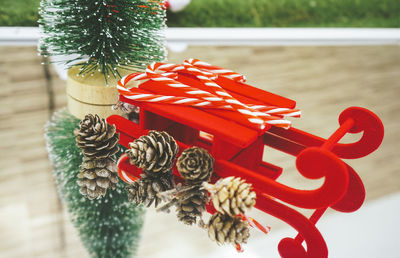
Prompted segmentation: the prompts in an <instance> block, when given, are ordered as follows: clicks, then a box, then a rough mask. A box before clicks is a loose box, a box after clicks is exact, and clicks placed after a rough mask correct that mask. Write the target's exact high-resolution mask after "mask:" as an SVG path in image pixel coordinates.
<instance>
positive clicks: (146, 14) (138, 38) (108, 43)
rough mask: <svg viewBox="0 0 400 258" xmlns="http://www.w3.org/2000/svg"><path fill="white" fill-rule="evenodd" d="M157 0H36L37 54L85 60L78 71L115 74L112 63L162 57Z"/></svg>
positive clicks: (134, 65) (129, 64)
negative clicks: (39, 52) (37, 23)
mask: <svg viewBox="0 0 400 258" xmlns="http://www.w3.org/2000/svg"><path fill="white" fill-rule="evenodd" d="M162 2H163V1H162V0H141V1H136V0H118V1H116V0H74V1H69V0H42V2H41V7H40V14H41V19H40V20H39V24H40V28H41V32H42V39H41V42H40V49H41V53H42V54H43V55H52V56H60V55H68V57H66V58H65V59H66V60H65V62H66V63H67V64H69V65H70V64H75V63H77V62H79V61H85V63H84V64H83V66H82V68H81V74H85V73H91V74H93V72H95V71H96V70H97V71H98V72H101V73H103V74H105V75H106V76H107V77H108V76H110V75H113V76H114V77H120V76H119V72H118V70H117V68H131V69H140V68H144V67H145V66H146V65H148V63H151V62H152V61H160V60H162V59H164V57H165V48H164V44H163V40H162V35H161V34H160V32H161V30H162V29H163V28H164V27H165V11H164V10H163V7H162V6H163V5H162Z"/></svg>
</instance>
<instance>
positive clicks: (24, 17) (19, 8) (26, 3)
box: [0, 0, 40, 26]
mask: <svg viewBox="0 0 400 258" xmlns="http://www.w3.org/2000/svg"><path fill="white" fill-rule="evenodd" d="M39 3H40V0H1V4H0V26H37V20H38V18H39V15H38V8H39Z"/></svg>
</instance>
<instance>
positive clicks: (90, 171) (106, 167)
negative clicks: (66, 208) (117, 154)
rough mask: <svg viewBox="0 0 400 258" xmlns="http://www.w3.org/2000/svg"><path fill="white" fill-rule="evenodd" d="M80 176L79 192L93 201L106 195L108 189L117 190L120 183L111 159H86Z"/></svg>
mask: <svg viewBox="0 0 400 258" xmlns="http://www.w3.org/2000/svg"><path fill="white" fill-rule="evenodd" d="M81 167H82V168H81V171H80V172H79V174H78V181H77V183H78V185H79V186H80V187H81V188H80V189H79V192H80V193H81V194H82V195H84V196H86V197H87V198H88V199H90V200H93V199H96V198H99V197H101V196H104V195H106V192H107V189H108V188H111V189H113V190H114V189H115V184H116V183H117V182H118V177H117V175H116V171H114V170H115V169H114V164H113V161H112V160H111V159H108V158H106V159H90V158H85V159H84V160H83V162H82V166H81Z"/></svg>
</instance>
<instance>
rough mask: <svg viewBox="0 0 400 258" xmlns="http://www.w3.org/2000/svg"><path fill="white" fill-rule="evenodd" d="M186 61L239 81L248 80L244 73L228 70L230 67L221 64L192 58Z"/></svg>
mask: <svg viewBox="0 0 400 258" xmlns="http://www.w3.org/2000/svg"><path fill="white" fill-rule="evenodd" d="M186 61H187V62H188V63H190V64H192V65H193V66H195V67H197V68H199V69H201V70H206V71H209V72H212V73H215V74H218V75H219V76H223V77H227V78H229V79H232V80H234V81H237V82H245V81H246V77H245V76H244V75H242V74H239V73H236V72H233V71H231V70H228V69H225V68H222V67H219V66H215V65H211V64H209V63H206V62H203V61H200V60H199V59H193V58H191V59H188V60H186Z"/></svg>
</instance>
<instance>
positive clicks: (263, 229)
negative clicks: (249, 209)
mask: <svg viewBox="0 0 400 258" xmlns="http://www.w3.org/2000/svg"><path fill="white" fill-rule="evenodd" d="M238 216H239V217H240V218H241V219H242V220H244V221H247V223H248V224H249V226H251V227H252V228H254V229H257V230H258V231H260V232H262V233H264V234H268V233H269V232H270V231H271V227H269V226H263V225H262V224H261V223H259V222H258V221H257V220H255V219H253V218H252V217H249V216H247V215H246V214H244V215H242V214H239V215H238Z"/></svg>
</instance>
